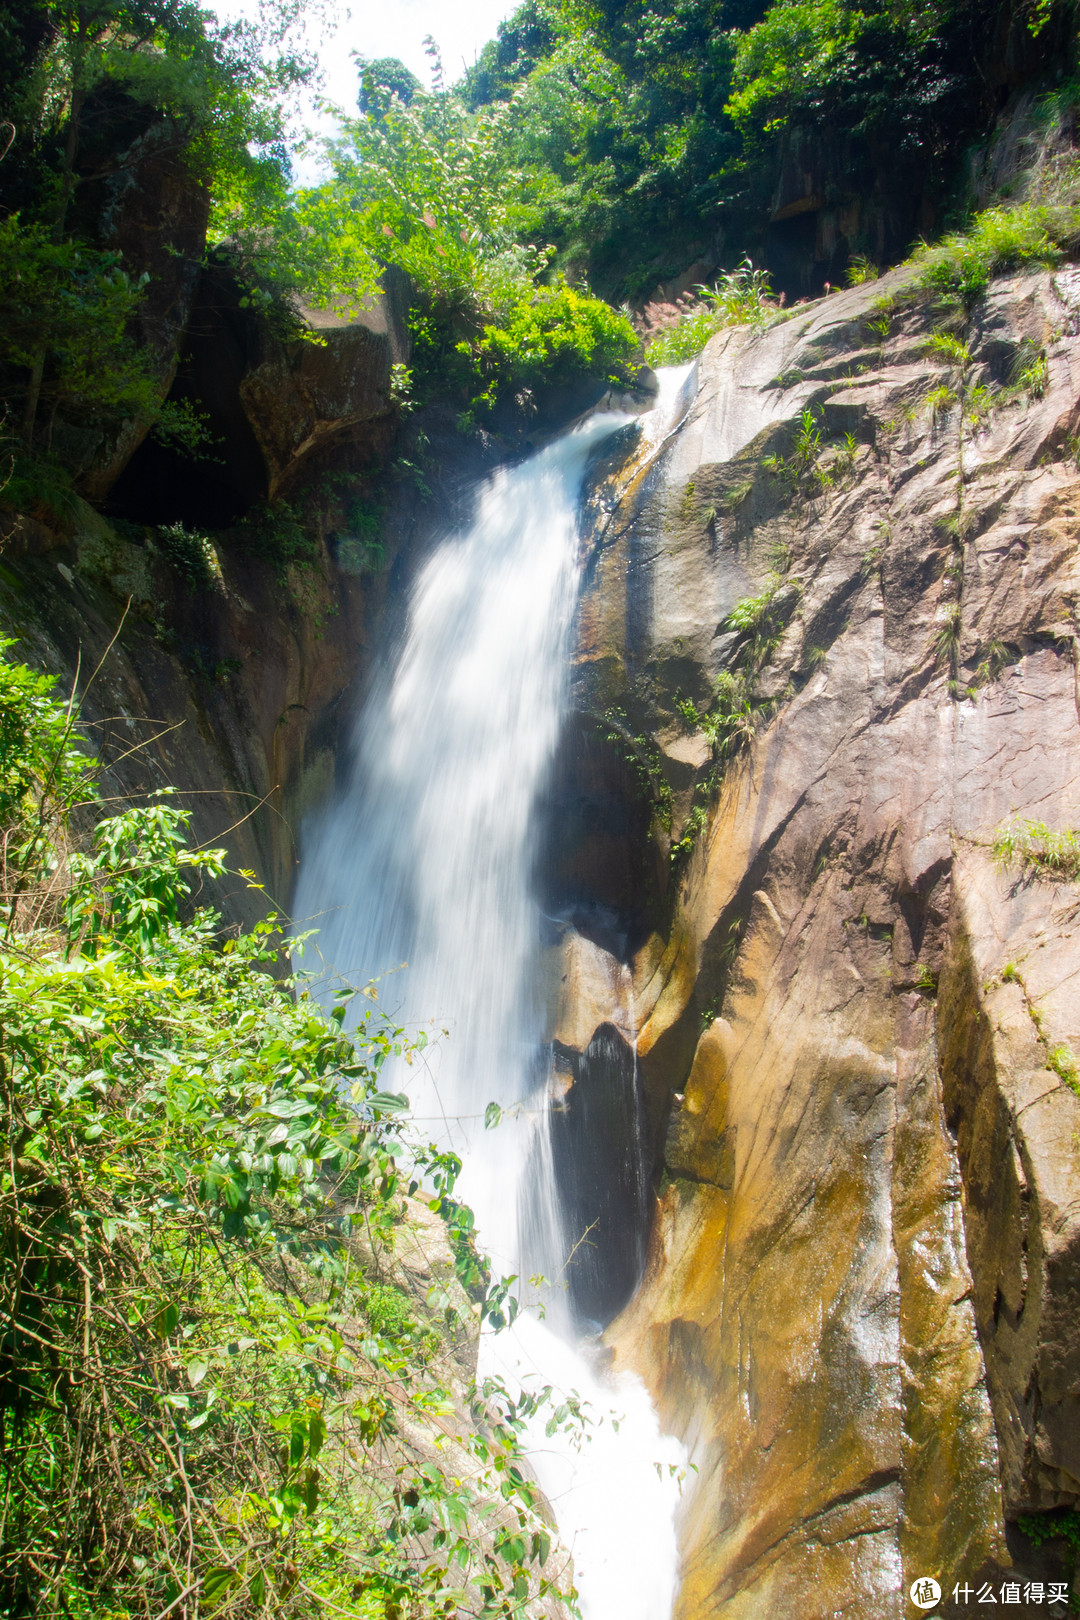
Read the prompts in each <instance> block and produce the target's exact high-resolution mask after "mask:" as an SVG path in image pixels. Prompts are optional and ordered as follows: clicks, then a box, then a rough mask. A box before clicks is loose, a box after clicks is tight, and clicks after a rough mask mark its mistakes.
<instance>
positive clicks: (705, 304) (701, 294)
mask: <svg viewBox="0 0 1080 1620" xmlns="http://www.w3.org/2000/svg"><path fill="white" fill-rule="evenodd" d="M696 292H697V298H696V300H694V299H691V298H690V297H689V296H687V297H686V298H684V299H683V301H682V302H681V303H679V304H675V305H668V306H666V308H667V309H670V310H671V311H672V316H671V318H670V320H668V319H665V320H664V322H663V324H661V317H660V314H659V306H656V305H651V306H649V307H648V308H647V309H646V311H645V320H646V333H645V344H646V348H645V354H646V358H647V359H648V362H649V364H650V365H651V366H678V365H684V364H685V363H686V361H687V360H693V359H694V358H695V356H696V355H698V354H700V353H701V351H702V349H703V348H704V347H705V345H706V343H708V341H709V339H710V338H711V337H713V336H714V335H715V334H716V333H717V332H720V331H723V329H724V328H725V327H728V326H762V325H764V323H765V322H766V321H767V320H769V319H770V318H771V317H772V316H774V315H776V314H778V312H779V310H780V308H781V304H782V300H779V301H778V300H777V299H775V298H774V297H773V295H772V290H771V287H770V283H769V275H768V272H767V271H765V270H756V269H755V268H754V266H753V264H752V263H751V261H750V260H749V259H745V260H744V261H743V263H742V264H741V265H739V267H738V269H737V270H729V271H728V272H727V273H726V274H725V275H722V276H721V277H720V278H719V280H718V281H717V283H716V285H715V287H698V288H697V289H696ZM650 317H651V319H650Z"/></svg>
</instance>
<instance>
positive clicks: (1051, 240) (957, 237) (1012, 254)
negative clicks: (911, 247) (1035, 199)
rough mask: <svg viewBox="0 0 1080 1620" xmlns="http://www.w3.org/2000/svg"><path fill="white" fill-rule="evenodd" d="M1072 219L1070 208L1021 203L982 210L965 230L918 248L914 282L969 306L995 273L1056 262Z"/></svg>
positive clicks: (1073, 212)
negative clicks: (1014, 205) (915, 280)
mask: <svg viewBox="0 0 1080 1620" xmlns="http://www.w3.org/2000/svg"><path fill="white" fill-rule="evenodd" d="M1078 223H1080V216H1078V215H1077V211H1076V209H1075V208H1072V207H1066V208H1065V209H1060V208H1057V209H1052V208H1049V207H1046V206H1045V205H1043V204H1037V203H1022V204H1020V205H1018V206H1016V207H1014V208H988V209H986V210H984V212H983V213H981V214H977V215H976V216H975V219H974V221H973V223H972V224H971V225H970V226H969V228H968V229H967V230H965V231H957V232H954V233H953V234H952V235H951V236H947V237H946V238H945V239H944V241H942V242H940V243H938V244H937V245H936V246H934V247H923V248H920V250H919V251H918V252H917V253H916V254H915V256H914V259H913V261H912V262H913V263H914V265H915V267H916V269H917V272H918V275H917V281H918V284H919V285H921V286H924V287H927V288H929V289H930V290H931V291H933V292H935V293H936V294H937V295H938V296H939V298H941V299H942V300H943V301H944V302H945V303H947V304H951V305H958V306H960V307H961V308H963V309H971V308H972V307H973V305H974V304H976V303H977V302H978V300H979V299H980V298H981V297H982V296H983V294H984V293H985V292H986V289H987V287H988V286H989V285H990V278H991V276H993V275H995V274H996V273H997V272H999V271H1001V270H1008V269H1018V268H1022V267H1023V266H1025V265H1034V264H1039V265H1054V264H1058V263H1059V262H1060V260H1061V258H1062V256H1063V252H1064V246H1065V244H1066V243H1067V242H1069V241H1071V240H1072V239H1073V237H1074V236H1075V233H1076V230H1077V225H1078Z"/></svg>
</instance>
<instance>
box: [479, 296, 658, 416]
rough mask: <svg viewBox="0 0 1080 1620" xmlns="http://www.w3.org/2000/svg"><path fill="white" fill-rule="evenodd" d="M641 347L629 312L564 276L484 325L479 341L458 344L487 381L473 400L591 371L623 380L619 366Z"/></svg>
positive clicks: (488, 399) (482, 400) (562, 382)
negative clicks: (580, 288) (498, 319)
mask: <svg viewBox="0 0 1080 1620" xmlns="http://www.w3.org/2000/svg"><path fill="white" fill-rule="evenodd" d="M637 351H638V340H637V338H636V336H635V335H634V329H633V327H632V326H631V325H630V322H629V321H628V320H627V318H626V316H625V315H622V314H620V313H619V312H618V311H617V310H614V309H612V308H611V306H610V305H609V304H605V303H604V302H603V300H602V299H599V298H593V297H591V296H590V295H589V294H588V293H583V292H578V291H576V290H575V289H574V288H573V287H568V286H567V285H566V283H565V282H560V283H559V284H558V285H557V286H555V287H538V288H537V289H536V291H535V292H534V293H533V294H532V296H531V297H530V298H528V299H525V300H523V301H522V302H521V303H519V304H517V305H516V306H515V307H514V308H513V309H512V310H511V312H510V314H509V315H508V317H507V319H506V320H505V322H504V323H502V324H499V325H487V326H485V327H484V329H483V332H482V333H481V335H480V337H479V338H478V339H477V340H476V341H475V342H473V343H471V344H468V343H463V344H460V345H459V349H458V352H459V353H460V354H462V355H465V354H468V355H469V357H470V359H471V361H472V364H473V366H474V367H475V370H476V374H477V376H478V377H479V379H480V380H481V381H482V382H484V383H486V387H485V388H484V391H483V392H482V393H481V394H480V396H479V399H478V400H477V401H475V402H474V403H477V404H480V403H483V404H486V405H492V404H494V403H495V401H496V399H497V398H499V397H501V396H505V395H507V394H510V393H516V392H519V391H520V390H521V389H529V390H530V391H535V390H537V389H540V388H545V387H548V388H550V387H558V386H560V385H565V384H568V383H574V382H577V381H580V380H581V379H583V378H585V377H589V376H599V377H605V378H606V379H607V380H608V381H609V382H611V383H615V384H618V383H620V382H622V383H624V384H625V382H626V380H627V379H626V376H625V374H624V373H623V372H622V369H621V368H622V367H624V366H625V365H626V364H627V362H629V361H630V360H631V359H632V358H633V357H634V355H635V354H636V353H637Z"/></svg>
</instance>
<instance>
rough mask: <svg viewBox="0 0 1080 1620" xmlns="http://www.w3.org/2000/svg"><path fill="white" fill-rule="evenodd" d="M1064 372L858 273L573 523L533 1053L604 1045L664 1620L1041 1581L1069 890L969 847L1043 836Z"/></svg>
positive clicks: (1078, 804) (1056, 1470)
mask: <svg viewBox="0 0 1080 1620" xmlns="http://www.w3.org/2000/svg"><path fill="white" fill-rule="evenodd" d="M1078 333H1080V278H1078V277H1077V275H1076V273H1075V272H1073V271H1063V272H1061V273H1059V274H1057V275H1055V276H1051V275H1048V274H1045V273H1032V274H1029V275H1025V276H1023V277H1020V278H1017V279H1014V280H1008V281H999V282H997V283H995V284H994V286H993V288H992V292H991V295H990V296H989V297H988V298H987V299H986V300H985V301H984V302H983V303H982V304H980V306H979V307H978V309H977V311H976V312H975V313H974V314H973V315H972V316H971V317H970V319H968V318H966V317H965V316H964V314H963V311H959V312H957V311H954V312H953V313H952V314H951V315H948V314H943V312H942V311H941V310H940V309H935V307H934V306H933V305H931V304H930V303H928V302H927V301H926V299H925V297H922V296H919V295H914V294H911V293H905V291H904V273H903V272H894V273H893V274H892V275H891V276H889V277H887V278H885V279H884V280H883V281H881V282H878V283H876V284H875V285H873V286H871V287H867V288H861V289H853V290H852V291H850V292H846V293H843V294H837V295H833V296H832V297H830V298H828V299H825V300H822V301H819V302H818V303H817V304H816V305H812V306H809V307H807V308H806V309H805V310H803V311H799V312H797V313H796V314H795V315H794V317H793V318H791V319H790V320H788V321H786V322H784V323H783V324H777V325H773V326H772V327H771V328H770V329H768V330H764V331H761V332H757V333H755V332H753V331H751V330H749V329H747V328H742V329H738V330H735V331H731V332H728V333H722V334H720V335H719V336H717V337H716V338H714V339H713V341H712V342H711V344H710V345H709V347H708V348H707V349H706V351H705V353H704V355H703V356H702V357H701V360H700V362H699V363H698V366H697V369H696V372H695V374H694V376H693V378H692V379H691V380H690V381H689V383H688V396H687V409H686V414H685V419H684V421H683V423H682V426H681V428H680V429H679V431H678V432H677V433H676V434H675V435H674V436H673V437H672V438H671V440H670V441H669V443H668V445H667V446H666V447H665V449H664V451H663V453H662V454H661V456H660V457H659V458H658V459H654V460H653V461H652V462H651V463H649V464H648V465H646V466H645V467H644V468H642V469H639V470H638V471H637V472H636V473H635V475H634V477H633V478H631V479H630V480H629V482H627V481H626V480H625V478H624V480H623V482H622V484H621V485H619V484H618V483H617V482H616V483H612V482H611V480H608V482H607V483H606V484H605V483H604V482H603V481H601V484H600V489H599V493H598V495H597V497H596V500H595V501H594V507H595V525H594V528H595V533H594V541H593V552H592V556H591V560H590V565H589V574H588V583H587V587H586V591H585V595H584V598H583V602H582V608H581V615H580V630H579V646H578V652H577V658H576V666H575V704H576V710H577V719H576V721H575V725H574V727H573V728H572V730H573V736H572V737H570V738H569V739H568V740H567V743H566V744H565V746H564V751H563V757H562V758H561V760H560V773H559V784H558V786H557V788H556V789H555V792H554V800H553V803H554V806H555V808H556V809H561V810H562V812H563V813H565V814H566V815H569V816H571V817H572V818H576V820H575V826H576V828H577V831H578V833H580V835H581V836H580V838H579V837H578V836H577V834H575V836H574V837H573V838H571V837H569V836H567V838H566V839H565V840H564V842H565V844H566V850H567V851H570V853H566V851H564V854H565V859H563V861H562V864H561V865H560V864H559V862H558V861H555V862H554V865H553V870H555V871H557V873H559V874H561V875H560V876H559V877H558V879H557V881H556V880H553V883H554V888H555V890H556V891H557V892H556V893H555V894H554V900H553V903H561V911H560V915H561V917H562V918H563V922H564V929H565V932H564V935H563V938H562V943H561V945H560V946H559V947H558V949H557V950H556V952H555V958H554V970H555V973H556V985H557V989H558V998H557V999H558V1013H557V1017H556V1027H555V1028H554V1031H553V1033H554V1035H555V1038H556V1040H557V1041H558V1043H559V1050H561V1052H562V1053H563V1060H564V1062H565V1063H567V1064H568V1065H569V1066H570V1067H571V1068H572V1067H573V1062H574V1059H575V1054H579V1053H581V1052H583V1051H586V1050H589V1049H593V1050H595V1049H596V1047H597V1043H598V1042H601V1041H605V1042H607V1043H608V1044H609V1045H610V1044H611V1043H612V1041H616V1042H618V1043H621V1044H622V1046H623V1048H624V1049H625V1050H626V1051H629V1049H630V1047H631V1044H636V1052H637V1063H638V1066H639V1072H640V1075H641V1080H642V1084H643V1086H644V1092H645V1099H646V1107H647V1117H648V1124H649V1140H650V1144H651V1146H650V1152H651V1153H652V1155H653V1163H654V1175H655V1184H656V1186H657V1187H658V1206H657V1212H656V1217H655V1221H654V1223H653V1227H652V1234H651V1243H650V1249H649V1259H648V1265H647V1270H646V1274H645V1278H644V1282H643V1284H642V1286H641V1288H640V1290H639V1292H638V1293H637V1295H636V1297H635V1298H634V1299H633V1302H632V1303H631V1304H629V1305H628V1306H627V1307H626V1308H625V1309H624V1311H623V1313H622V1314H621V1315H620V1316H619V1317H618V1318H617V1319H616V1320H615V1321H614V1323H613V1324H612V1326H611V1327H610V1328H609V1330H608V1335H607V1337H608V1342H609V1343H610V1344H611V1346H612V1347H613V1350H614V1352H615V1354H616V1357H617V1359H618V1361H619V1362H620V1363H622V1364H625V1365H629V1366H632V1367H634V1368H636V1369H637V1370H638V1371H639V1372H640V1373H641V1374H642V1375H643V1377H644V1378H645V1379H646V1382H647V1383H648V1385H649V1387H650V1389H651V1390H652V1391H653V1393H654V1396H655V1398H656V1400H657V1402H658V1405H659V1407H660V1409H661V1411H662V1414H663V1417H664V1420H665V1422H666V1424H667V1425H668V1426H669V1427H670V1428H671V1429H673V1430H675V1431H677V1432H678V1433H680V1434H681V1435H682V1436H684V1437H685V1439H686V1441H687V1444H688V1446H689V1447H690V1451H691V1455H692V1459H693V1462H694V1465H695V1468H696V1470H697V1472H696V1475H695V1476H694V1479H693V1482H692V1483H691V1484H690V1485H688V1487H687V1491H686V1498H685V1504H684V1511H683V1515H682V1523H681V1531H680V1534H681V1546H682V1558H683V1583H682V1592H681V1597H680V1599H679V1603H678V1606H677V1611H676V1612H677V1615H678V1616H679V1620H707V1617H711V1616H716V1617H721V1616H722V1617H724V1620H751V1617H753V1620H766V1617H769V1620H772V1617H779V1616H795V1615H798V1616H799V1620H817V1617H822V1620H824V1617H825V1616H836V1615H841V1614H842V1615H844V1616H850V1617H856V1616H857V1617H865V1620H880V1617H884V1616H900V1615H902V1614H907V1613H910V1612H914V1611H912V1609H911V1607H910V1605H909V1604H908V1603H907V1599H906V1595H902V1589H903V1592H904V1593H906V1587H907V1585H908V1584H909V1583H910V1582H911V1581H912V1580H913V1579H914V1578H915V1577H916V1576H918V1575H922V1574H933V1575H936V1576H937V1577H938V1579H939V1580H940V1581H941V1584H942V1586H943V1587H944V1588H945V1590H946V1594H947V1595H948V1594H950V1593H951V1592H952V1588H953V1584H954V1582H956V1581H964V1580H967V1581H974V1580H975V1579H976V1577H978V1579H979V1581H980V1582H981V1581H983V1580H985V1579H991V1580H993V1581H995V1582H996V1583H998V1584H996V1585H995V1588H994V1590H995V1593H998V1595H999V1596H1000V1594H999V1584H1000V1581H1001V1580H1004V1579H1011V1578H1015V1579H1017V1580H1019V1581H1021V1582H1023V1581H1024V1580H1027V1579H1029V1578H1036V1579H1051V1578H1057V1579H1063V1578H1066V1577H1065V1576H1063V1575H1062V1573H1061V1572H1062V1568H1063V1567H1064V1565H1063V1562H1062V1560H1063V1559H1064V1557H1065V1548H1064V1544H1063V1543H1061V1542H1058V1543H1054V1542H1049V1543H1047V1545H1046V1546H1045V1547H1044V1548H1043V1549H1042V1551H1037V1550H1036V1548H1035V1546H1034V1544H1033V1543H1032V1542H1031V1541H1030V1540H1028V1539H1027V1538H1026V1537H1025V1536H1023V1535H1021V1534H1020V1533H1019V1532H1018V1531H1017V1530H1016V1527H1015V1521H1016V1520H1017V1518H1018V1517H1019V1516H1020V1515H1022V1514H1026V1513H1030V1512H1033V1511H1035V1512H1045V1511H1046V1510H1050V1509H1055V1508H1060V1507H1063V1506H1065V1507H1075V1506H1076V1505H1077V1504H1078V1503H1080V1333H1078V1331H1077V1304H1078V1295H1080V1094H1078V1084H1080V1083H1078V1081H1077V1066H1076V1061H1075V1060H1074V1057H1073V1054H1074V1053H1076V1054H1080V976H1078V975H1080V935H1078V933H1077V919H1078V917H1080V889H1078V887H1077V885H1076V883H1075V882H1073V881H1071V879H1070V878H1069V877H1068V870H1069V869H1068V868H1066V871H1065V872H1064V873H1063V872H1062V870H1061V869H1058V870H1057V872H1056V873H1055V871H1053V870H1050V869H1048V867H1047V865H1046V863H1045V861H1043V862H1042V863H1040V862H1039V861H1038V860H1034V861H1032V860H1028V861H1026V862H1025V861H1024V860H1023V859H1022V858H1021V857H1020V855H1019V854H1017V856H1016V858H1014V859H1013V860H1012V862H1011V863H1008V862H1007V863H1005V864H1002V860H1001V859H996V858H995V855H994V852H993V848H992V846H993V844H994V840H995V837H996V836H997V835H998V834H999V832H1000V830H1001V829H1002V828H1003V827H1005V826H1008V825H1018V826H1020V827H1022V826H1023V824H1024V823H1026V822H1027V821H1028V820H1031V821H1037V822H1041V823H1045V824H1046V826H1047V827H1048V828H1049V829H1051V830H1052V831H1055V830H1056V831H1062V830H1065V829H1069V828H1071V827H1073V826H1075V825H1076V824H1077V822H1078V820H1080V722H1078V709H1077V656H1078V648H1080V642H1078V639H1077V616H1076V609H1077V601H1078V595H1080V574H1078V572H1077V563H1076V557H1077V545H1076V537H1077V525H1078V521H1080V477H1078V472H1077V459H1076V443H1077V440H1076V437H1075V435H1076V431H1077V428H1078V426H1080V337H1078V335H1077V334H1078ZM935 337H936V339H937V340H938V341H934V340H935ZM942 337H944V338H946V339H948V340H949V341H948V342H945V343H942V342H941V341H940V339H941V338H942ZM583 839H584V841H585V843H584V844H583V843H582V840H583ZM589 840H591V844H589ZM1020 842H1021V843H1023V839H1021V840H1020ZM586 844H588V845H589V847H590V849H591V854H590V856H589V859H588V860H584V859H583V858H579V859H577V861H576V864H575V859H574V857H573V853H572V846H573V847H579V848H583V847H585V845H586ZM1036 853H1037V851H1036ZM560 885H561V887H560ZM569 1104H570V1109H571V1113H572V1111H573V1107H574V1095H573V1086H571V1088H570V1093H569ZM631 1214H632V1212H629V1214H628V1218H630V1215H631ZM1012 1571H1015V1572H1016V1573H1015V1576H1013V1575H1011V1574H1010V1572H1012ZM1021 1590H1022V1589H1021ZM1019 1595H1020V1593H1019V1592H1018V1596H1019ZM942 1612H957V1613H964V1612H969V1611H968V1610H967V1609H966V1608H965V1607H964V1605H963V1604H961V1605H960V1606H959V1607H957V1608H956V1609H955V1611H954V1608H953V1605H952V1603H951V1600H949V1601H947V1602H946V1604H945V1607H944V1609H943V1611H942ZM1011 1612H1015V1613H1023V1612H1027V1610H1026V1608H1025V1606H1024V1605H1023V1603H1021V1604H1020V1606H1018V1607H1016V1608H1014V1609H1013V1610H1011ZM1030 1612H1031V1613H1036V1612H1038V1613H1045V1612H1047V1610H1046V1609H1045V1608H1043V1607H1041V1606H1040V1607H1032V1608H1031V1610H1030Z"/></svg>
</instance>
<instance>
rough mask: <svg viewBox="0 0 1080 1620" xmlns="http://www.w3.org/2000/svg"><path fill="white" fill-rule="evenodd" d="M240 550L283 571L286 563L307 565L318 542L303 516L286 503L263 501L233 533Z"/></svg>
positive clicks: (315, 551)
mask: <svg viewBox="0 0 1080 1620" xmlns="http://www.w3.org/2000/svg"><path fill="white" fill-rule="evenodd" d="M237 534H238V538H239V540H240V543H241V545H242V546H243V548H244V550H245V551H247V552H249V553H250V554H251V555H252V556H255V557H261V558H263V559H264V560H265V561H266V562H272V563H276V564H277V565H278V569H279V572H282V573H283V572H284V570H285V569H286V568H287V567H288V565H289V564H290V563H306V562H310V561H311V560H312V559H313V558H314V557H315V556H316V554H317V552H318V541H317V539H316V538H315V536H314V534H313V533H312V530H311V526H310V524H308V523H306V522H305V516H304V513H303V512H302V511H301V510H300V509H299V507H297V506H296V505H294V504H293V503H292V502H290V501H286V500H282V499H280V498H279V499H278V500H275V501H264V502H262V503H261V504H260V505H258V506H255V507H253V508H252V510H251V511H250V512H249V513H248V515H247V517H246V518H245V519H244V521H243V522H242V523H241V524H240V525H239V527H238V530H237Z"/></svg>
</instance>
